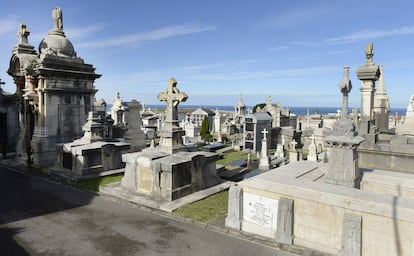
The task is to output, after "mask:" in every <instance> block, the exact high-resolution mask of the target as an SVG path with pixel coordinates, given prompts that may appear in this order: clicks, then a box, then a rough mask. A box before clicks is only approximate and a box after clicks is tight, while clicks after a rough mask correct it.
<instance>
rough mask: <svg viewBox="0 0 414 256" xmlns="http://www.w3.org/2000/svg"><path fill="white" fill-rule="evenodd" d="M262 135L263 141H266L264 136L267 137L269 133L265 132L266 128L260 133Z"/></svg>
mask: <svg viewBox="0 0 414 256" xmlns="http://www.w3.org/2000/svg"><path fill="white" fill-rule="evenodd" d="M262 133H263V139H264V140H266V139H267V138H266V136H267V134H268V133H269V132H268V131H267V130H266V128H264V130H263V131H262Z"/></svg>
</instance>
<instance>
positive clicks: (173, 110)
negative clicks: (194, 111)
mask: <svg viewBox="0 0 414 256" xmlns="http://www.w3.org/2000/svg"><path fill="white" fill-rule="evenodd" d="M187 98H188V96H187V94H185V93H184V92H180V90H178V88H177V80H175V78H170V79H169V80H168V88H167V90H165V91H164V92H161V93H160V94H158V100H160V101H165V102H166V103H167V109H166V117H165V126H166V127H168V128H169V127H171V128H175V127H178V110H177V106H178V104H180V102H185V101H186V100H187Z"/></svg>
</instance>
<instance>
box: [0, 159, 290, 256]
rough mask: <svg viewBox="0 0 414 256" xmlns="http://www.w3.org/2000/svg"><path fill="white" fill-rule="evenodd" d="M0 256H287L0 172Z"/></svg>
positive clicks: (83, 193)
mask: <svg viewBox="0 0 414 256" xmlns="http://www.w3.org/2000/svg"><path fill="white" fill-rule="evenodd" d="M0 250H1V252H0V255H100V256H101V255H117V256H120V255H220V256H222V255H280V256H287V255H290V254H288V253H286V252H282V251H278V250H276V249H274V248H270V247H266V246H264V245H260V244H256V243H252V242H249V241H245V240H242V239H238V238H235V237H231V236H227V235H224V234H221V233H217V232H214V231H211V230H207V229H204V228H202V227H200V226H198V225H194V224H190V223H183V222H179V221H176V220H174V219H171V218H167V217H165V216H160V215H158V214H155V213H153V212H151V211H149V210H146V209H142V208H140V207H135V206H133V205H130V204H125V203H122V202H119V201H116V200H110V199H108V198H104V197H101V196H95V195H94V194H92V193H89V192H86V191H80V190H77V189H73V188H71V187H67V186H64V185H61V184H54V183H51V182H48V181H45V180H43V179H40V178H36V177H30V176H26V175H22V174H20V173H16V172H12V171H9V170H8V169H5V168H2V167H1V166H0Z"/></svg>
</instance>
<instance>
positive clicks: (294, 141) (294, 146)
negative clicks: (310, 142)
mask: <svg viewBox="0 0 414 256" xmlns="http://www.w3.org/2000/svg"><path fill="white" fill-rule="evenodd" d="M290 144H291V145H292V150H295V149H296V145H297V144H298V143H297V142H296V140H295V139H293V140H292V141H291V142H290Z"/></svg>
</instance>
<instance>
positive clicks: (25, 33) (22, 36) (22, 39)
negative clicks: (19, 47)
mask: <svg viewBox="0 0 414 256" xmlns="http://www.w3.org/2000/svg"><path fill="white" fill-rule="evenodd" d="M29 35H30V31H29V30H28V29H27V26H26V24H25V23H21V24H20V27H19V31H17V37H18V38H19V43H21V44H28V43H29V41H28V40H27V38H28V37H29Z"/></svg>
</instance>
